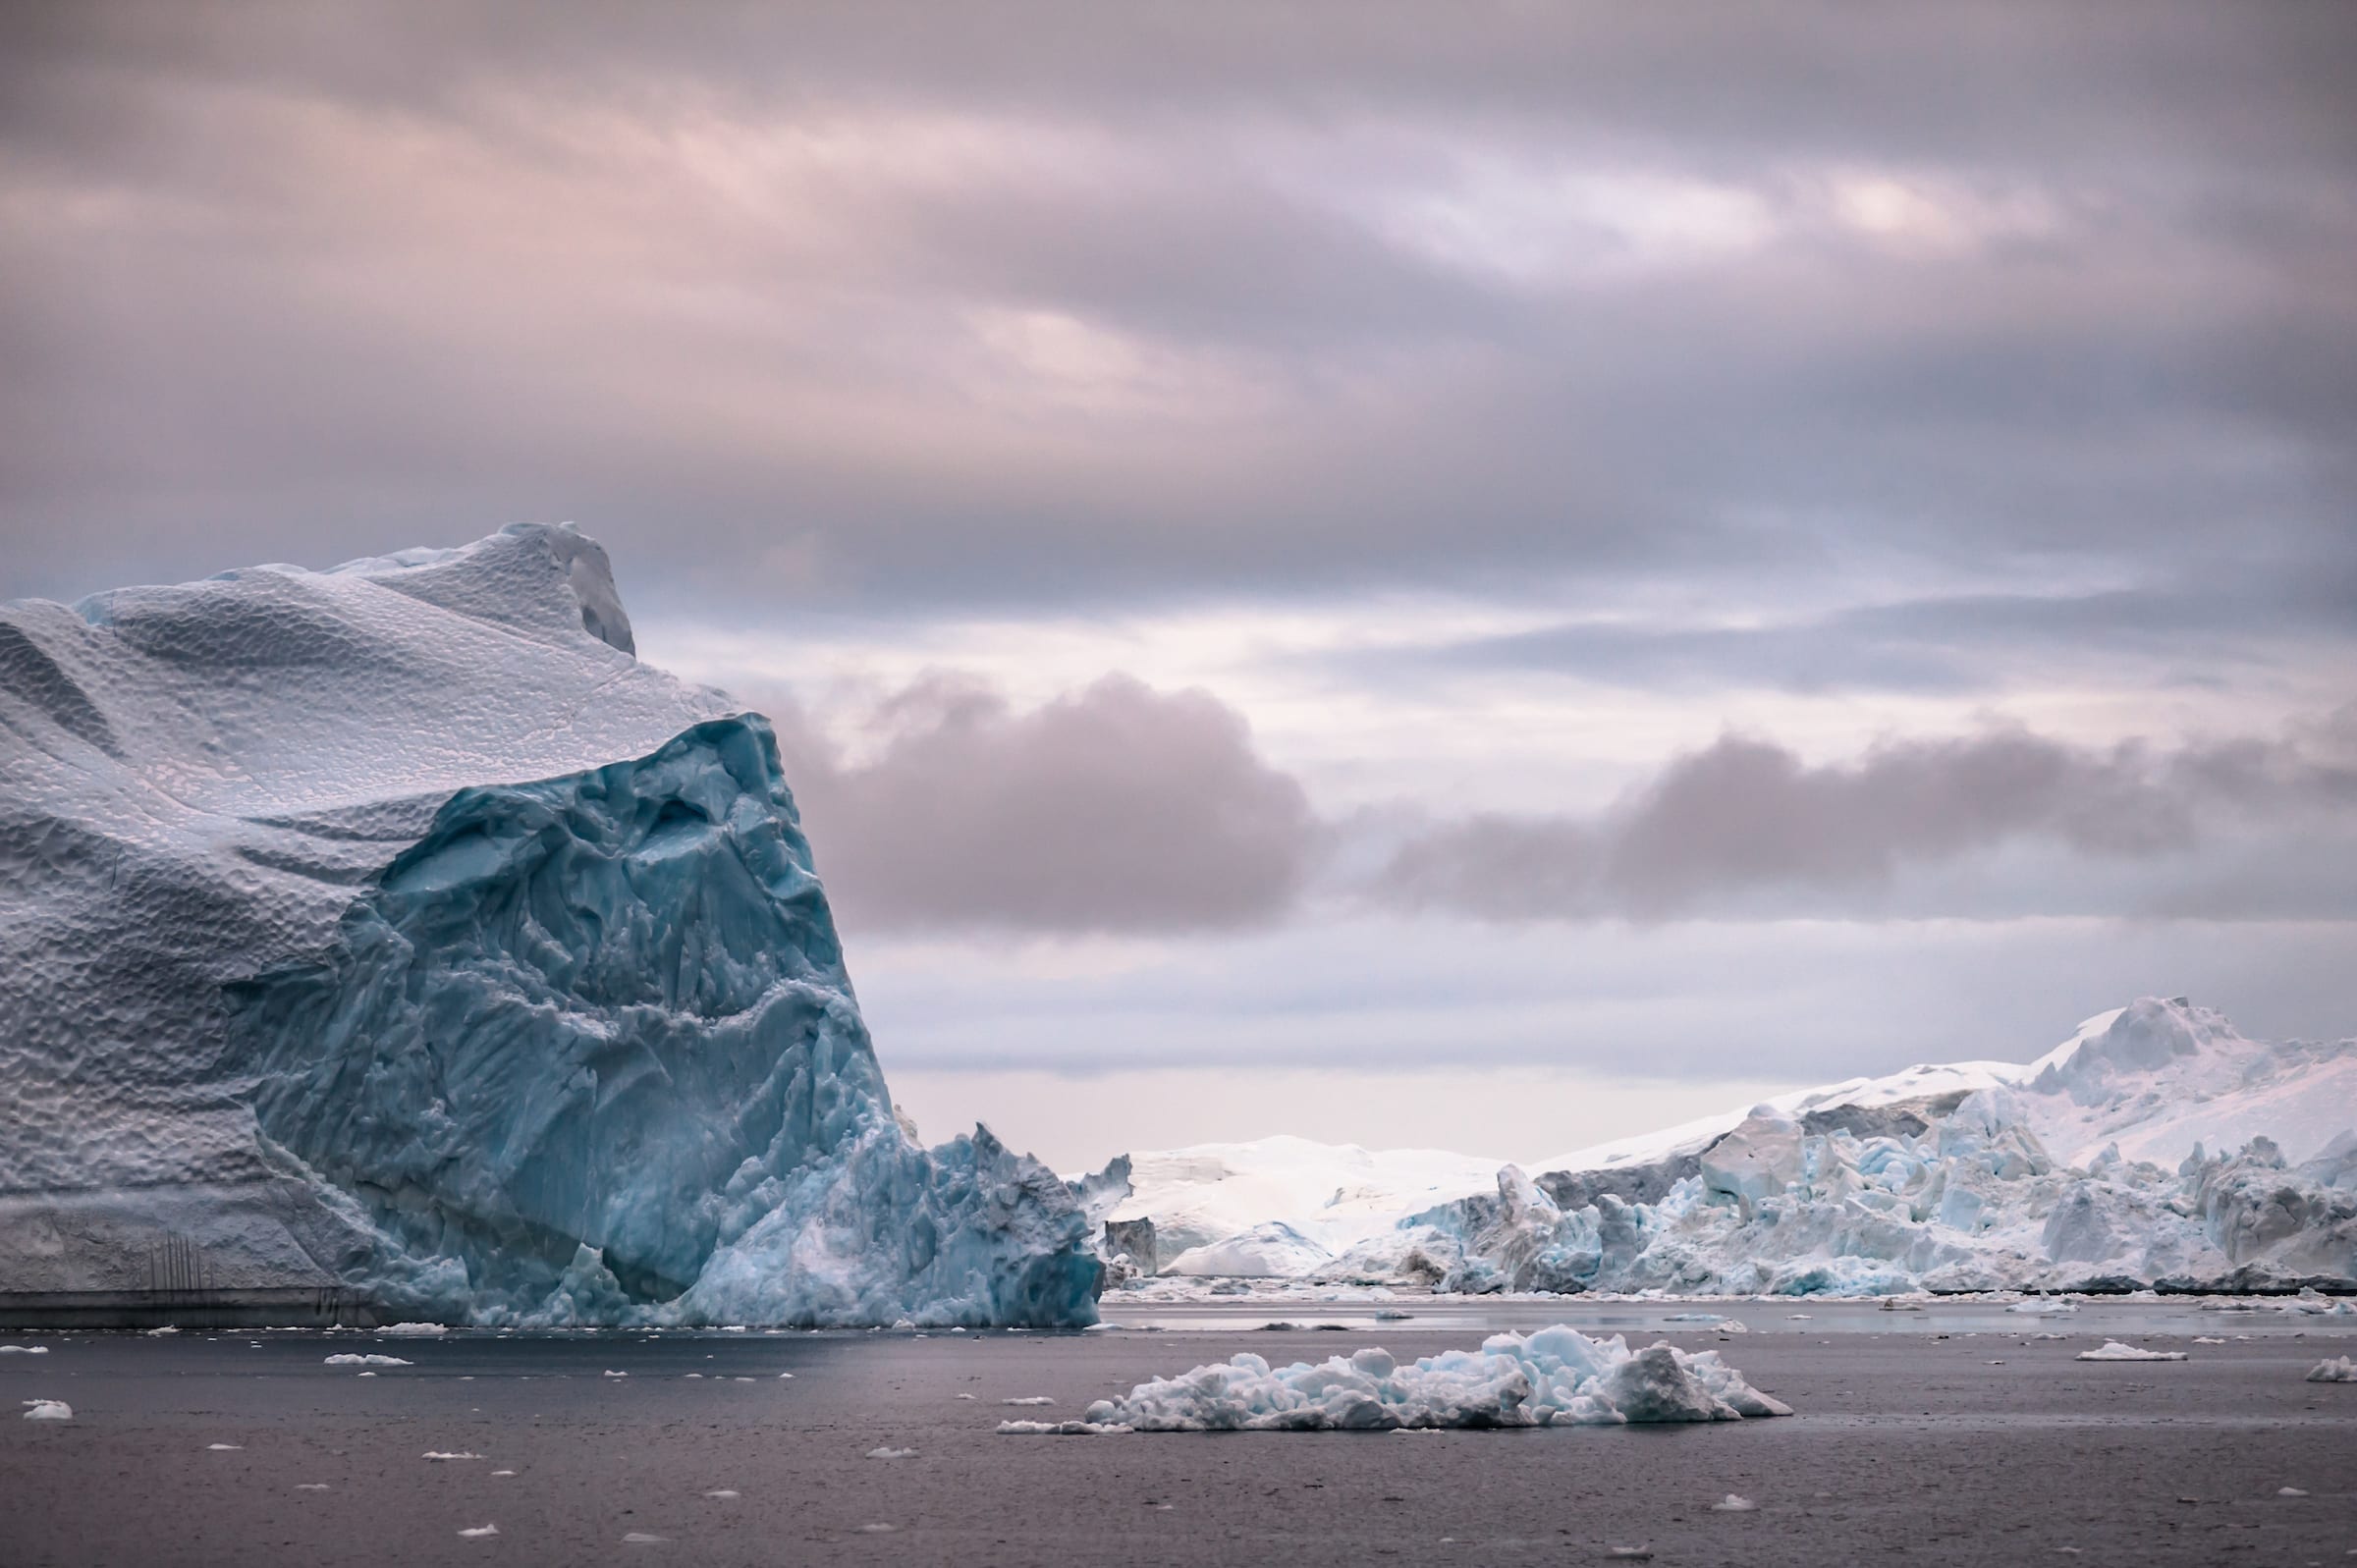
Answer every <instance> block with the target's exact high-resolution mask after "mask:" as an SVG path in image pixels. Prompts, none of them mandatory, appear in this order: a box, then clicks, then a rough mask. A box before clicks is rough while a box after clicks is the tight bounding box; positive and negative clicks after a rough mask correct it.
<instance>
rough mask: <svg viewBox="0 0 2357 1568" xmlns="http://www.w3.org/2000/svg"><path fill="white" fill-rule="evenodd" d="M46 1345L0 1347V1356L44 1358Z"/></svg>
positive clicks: (47, 1352)
mask: <svg viewBox="0 0 2357 1568" xmlns="http://www.w3.org/2000/svg"><path fill="white" fill-rule="evenodd" d="M47 1354H49V1347H48V1346H47V1345H0V1356H45V1355H47Z"/></svg>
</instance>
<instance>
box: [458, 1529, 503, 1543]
mask: <svg viewBox="0 0 2357 1568" xmlns="http://www.w3.org/2000/svg"><path fill="white" fill-rule="evenodd" d="M498 1534H499V1526H497V1525H476V1526H475V1527H474V1528H473V1529H471V1530H462V1531H460V1532H459V1538H460V1539H461V1540H463V1541H480V1540H482V1539H483V1538H484V1537H486V1536H496V1535H498Z"/></svg>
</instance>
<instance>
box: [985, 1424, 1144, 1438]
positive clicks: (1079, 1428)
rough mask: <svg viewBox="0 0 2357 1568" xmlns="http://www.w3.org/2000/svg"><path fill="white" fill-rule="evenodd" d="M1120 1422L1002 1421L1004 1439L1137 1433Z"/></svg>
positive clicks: (1000, 1433)
mask: <svg viewBox="0 0 2357 1568" xmlns="http://www.w3.org/2000/svg"><path fill="white" fill-rule="evenodd" d="M1135 1431H1137V1429H1136V1428H1135V1427H1131V1426H1127V1425H1125V1424H1124V1423H1122V1422H1118V1421H1002V1422H1000V1423H999V1426H998V1433H999V1435H1000V1436H1002V1437H1118V1436H1120V1435H1121V1434H1123V1433H1131V1432H1135Z"/></svg>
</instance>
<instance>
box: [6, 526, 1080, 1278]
mask: <svg viewBox="0 0 2357 1568" xmlns="http://www.w3.org/2000/svg"><path fill="white" fill-rule="evenodd" d="M0 881H4V882H5V883H6V884H7V886H8V887H9V888H10V889H11V893H10V896H9V898H8V899H7V900H6V901H5V902H0V1074H5V1081H6V1082H7V1083H8V1085H9V1087H10V1105H11V1109H10V1112H9V1113H8V1114H7V1115H5V1116H0V1291H5V1292H37V1293H43V1294H51V1295H75V1294H80V1295H99V1296H104V1295H107V1294H109V1293H113V1294H118V1295H137V1294H138V1293H140V1292H142V1291H147V1290H150V1289H152V1288H154V1287H157V1286H159V1285H160V1286H170V1287H177V1288H182V1289H188V1288H195V1289H197V1290H199V1291H200V1292H202V1291H211V1292H224V1291H228V1292H235V1291H240V1290H269V1289H274V1288H279V1289H283V1288H287V1287H317V1288H321V1289H330V1288H332V1289H335V1290H339V1291H343V1292H346V1293H348V1294H349V1295H350V1296H351V1297H353V1298H356V1299H357V1300H359V1301H362V1302H364V1303H366V1304H367V1305H368V1306H369V1307H371V1308H372V1309H373V1310H376V1311H378V1312H380V1313H391V1314H396V1315H399V1316H404V1317H419V1316H429V1317H440V1318H445V1319H449V1320H451V1321H470V1322H477V1323H516V1324H531V1323H560V1324H562V1323H623V1322H690V1323H692V1322H721V1321H725V1322H734V1323H743V1322H760V1323H780V1324H789V1323H791V1324H868V1323H885V1322H892V1321H896V1320H899V1319H904V1318H905V1319H909V1320H912V1321H914V1322H917V1323H932V1324H948V1323H962V1324H977V1325H978V1324H1040V1325H1048V1324H1074V1323H1086V1322H1090V1321H1092V1320H1093V1318H1094V1307H1093V1300H1094V1296H1095V1292H1096V1288H1097V1284H1098V1277H1099V1270H1100V1265H1099V1264H1098V1262H1097V1260H1096V1258H1095V1256H1094V1253H1093V1251H1092V1250H1091V1248H1090V1245H1089V1236H1088V1230H1089V1226H1088V1223H1087V1221H1086V1219H1085V1218H1084V1217H1083V1216H1082V1214H1081V1212H1080V1210H1079V1209H1078V1207H1077V1206H1076V1205H1075V1203H1074V1202H1073V1200H1072V1197H1071V1195H1070V1194H1069V1192H1068V1191H1067V1189H1066V1188H1065V1186H1064V1185H1063V1183H1062V1182H1060V1181H1059V1180H1058V1179H1057V1178H1056V1177H1055V1176H1054V1175H1053V1174H1052V1173H1051V1172H1049V1171H1048V1170H1046V1169H1045V1167H1043V1166H1041V1165H1039V1164H1038V1163H1037V1162H1034V1161H1031V1160H1029V1159H1027V1158H1021V1157H1017V1156H1015V1155H1014V1154H1012V1153H1010V1152H1009V1151H1008V1150H1006V1149H1005V1148H1004V1147H1002V1146H1001V1145H1000V1144H999V1143H998V1142H997V1141H996V1140H995V1139H993V1138H992V1137H991V1136H990V1135H989V1134H988V1132H987V1131H985V1130H982V1129H977V1130H976V1132H975V1134H974V1135H973V1136H972V1137H970V1138H959V1139H957V1140H954V1141H953V1142H951V1143H948V1144H945V1145H943V1146H941V1147H940V1148H938V1149H934V1150H931V1151H929V1152H928V1151H926V1150H924V1149H921V1148H919V1147H917V1146H916V1145H915V1144H914V1143H913V1142H912V1141H911V1139H910V1138H909V1137H908V1136H907V1135H906V1133H905V1132H904V1130H903V1128H902V1127H901V1125H900V1124H899V1123H898V1122H897V1121H896V1118H895V1116H894V1114H893V1110H892V1105H891V1100H890V1097H889V1095H888V1094H887V1093H886V1090H885V1086H884V1081H883V1076H882V1073H881V1070H880V1069H879V1067H878V1065H877V1062H876V1057H875V1054H874V1051H873V1049H872V1048H871V1046H870V1044H869V1040H868V1037H867V1032H866V1029H865V1027H864V1025H863V1024H862V1022H861V1020H860V1016H859V1010H858V1006H857V1003H856V1001H855V1000H854V998H853V995H852V991H851V987H850V979H849V977H848V975H847V973H846V971H845V967H844V960H843V953H842V949H841V946H840V945H839V943H838V942H837V939H836V934H835V927H834V921H833V918H832V916H831V914H830V912H829V908H828V904H827V899H826V894H825V892H824V890H823V889H822V888H821V886H820V884H819V881H818V879H817V877H816V876H815V875H814V874H813V872H812V869H811V856H810V849H809V845H808V844H807V842H806V841H805V840H804V838H803V837H802V833H801V830H800V826H799V824H798V821H797V819H796V816H795V808H794V802H793V798H792V796H791V794H790V793H789V792H788V789H787V786H786V783H785V781H784V779H783V778H782V776H781V773H780V769H779V763H778V751H777V746H776V742H775V739H774V737H773V736H772V734H771V732H770V730H769V727H768V725H767V723H766V721H764V720H762V719H761V718H759V717H758V716H756V715H752V714H748V713H744V712H742V711H740V710H739V709H738V708H737V707H736V706H735V705H734V704H733V703H731V702H730V701H729V700H728V699H727V698H726V697H725V696H723V695H721V694H720V693H717V692H714V691H710V690H705V689H700V688H696V687H691V686H688V685H685V684H684V683H682V682H680V681H678V680H675V679H673V678H672V677H670V676H666V675H664V674H662V673H661V672H659V671H656V670H653V669H650V668H648V667H647V666H645V665H642V664H640V663H638V662H637V660H636V659H635V657H634V653H633V647H632V640H631V633H630V622H629V619H628V617H627V616H626V615H625V613H624V611H623V608H622V605H621V602H620V599H619V597H618V596H617V594H616V592H615V590H614V585H613V581H612V577H611V574H610V571H609V568H608V566H607V562H606V557H605V554H604V552H603V551H602V550H600V549H599V548H598V546H597V545H596V544H594V543H593V542H591V541H590V540H588V539H586V538H584V537H583V536H581V535H580V534H578V533H576V532H574V531H573V530H571V529H569V528H553V527H541V526H521V527H516V528H511V529H509V530H507V531H506V532H504V533H501V534H498V535H496V536H494V537H492V538H490V539H486V540H483V541H481V542H479V543H477V544H474V545H470V546H467V547H465V548H463V549H459V550H452V551H414V552H409V553H406V554H403V555H398V556H393V557H389V558H384V559H378V560H368V561H359V562H354V563H352V564H350V565H348V566H345V567H341V568H336V569H334V570H332V571H325V572H314V571H305V570H301V569H300V568H290V567H264V568H253V569H250V570H244V571H236V572H230V573H226V574H224V575H223V576H220V577H216V578H213V579H211V580H209V581H206V582H201V583H192V584H187V585H184V586H180V587H171V588H137V589H125V590H120V591H117V592H113V593H106V594H101V595H98V596H96V597H94V598H91V599H88V600H85V601H83V602H82V603H81V604H79V605H76V606H72V607H69V606H65V605H59V604H50V603H44V602H39V601H29V602H24V603H16V604H10V605H7V606H5V607H0Z"/></svg>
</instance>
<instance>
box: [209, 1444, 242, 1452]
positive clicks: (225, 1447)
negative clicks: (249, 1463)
mask: <svg viewBox="0 0 2357 1568" xmlns="http://www.w3.org/2000/svg"><path fill="white" fill-rule="evenodd" d="M204 1451H205V1452H206V1453H208V1454H242V1453H244V1452H245V1451H246V1445H245V1444H244V1443H242V1442H208V1443H206V1444H205V1445H204Z"/></svg>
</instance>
